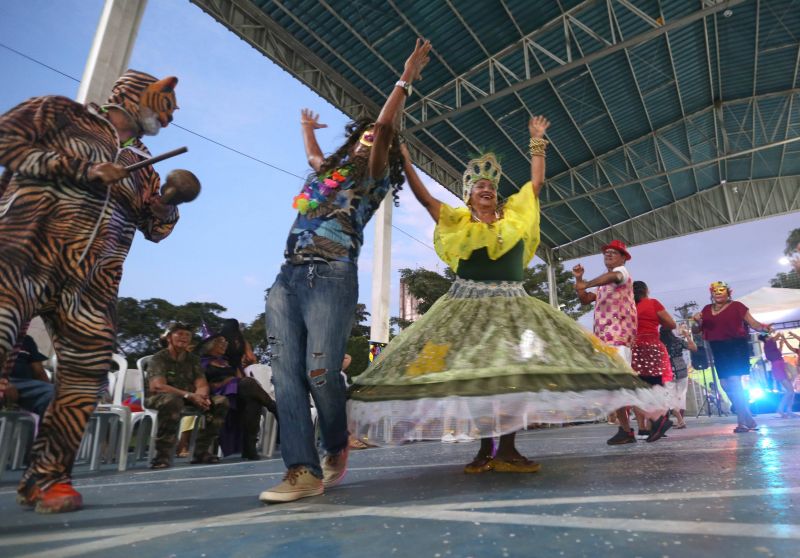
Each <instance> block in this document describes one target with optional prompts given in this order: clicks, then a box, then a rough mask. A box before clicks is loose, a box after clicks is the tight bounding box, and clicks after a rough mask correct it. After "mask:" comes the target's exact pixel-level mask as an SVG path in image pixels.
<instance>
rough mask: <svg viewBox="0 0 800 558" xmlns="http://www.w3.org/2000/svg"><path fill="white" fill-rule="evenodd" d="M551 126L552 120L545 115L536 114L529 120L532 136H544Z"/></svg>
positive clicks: (529, 130) (529, 129)
mask: <svg viewBox="0 0 800 558" xmlns="http://www.w3.org/2000/svg"><path fill="white" fill-rule="evenodd" d="M549 127H550V121H549V120H548V119H547V118H545V117H544V116H541V115H540V116H534V117H533V118H531V119H530V120H529V121H528V132H530V134H531V137H532V138H543V137H544V133H545V132H546V131H547V128H549Z"/></svg>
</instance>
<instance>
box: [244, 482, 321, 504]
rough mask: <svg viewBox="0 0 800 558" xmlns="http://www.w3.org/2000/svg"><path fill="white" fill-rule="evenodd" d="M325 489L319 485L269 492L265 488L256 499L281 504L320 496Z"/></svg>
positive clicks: (266, 502)
mask: <svg viewBox="0 0 800 558" xmlns="http://www.w3.org/2000/svg"><path fill="white" fill-rule="evenodd" d="M324 492H325V489H324V488H323V487H322V486H320V487H319V488H315V489H313V490H312V489H309V490H302V491H297V492H270V491H269V490H265V491H264V492H262V493H261V494H259V495H258V499H259V500H261V501H262V502H264V503H265V504H282V503H285V502H294V501H295V500H300V499H302V498H309V497H311V496H321V495H322V494H324Z"/></svg>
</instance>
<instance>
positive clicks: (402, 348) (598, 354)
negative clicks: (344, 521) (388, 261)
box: [348, 279, 669, 444]
mask: <svg viewBox="0 0 800 558" xmlns="http://www.w3.org/2000/svg"><path fill="white" fill-rule="evenodd" d="M668 397H669V394H668V393H667V391H666V390H665V389H664V388H662V387H660V386H655V387H654V386H650V385H649V384H647V383H645V382H643V381H642V380H640V379H639V378H638V377H636V376H635V375H634V373H633V371H632V370H631V368H630V366H628V364H627V363H626V362H624V361H623V360H622V359H621V358H620V357H619V356H618V355H617V352H616V350H615V349H614V348H613V347H608V346H606V345H604V344H603V343H601V342H600V340H598V339H597V338H596V337H595V336H594V335H592V334H590V333H588V332H586V331H585V330H584V329H583V328H581V327H580V326H579V325H578V324H577V322H575V321H574V320H572V319H571V318H569V317H568V316H566V315H565V314H563V313H562V312H559V311H558V310H555V309H554V308H552V307H551V306H549V305H547V304H545V303H543V302H541V301H539V300H537V299H535V298H533V297H531V296H529V295H528V294H527V293H526V292H525V290H524V289H523V287H522V283H520V282H499V283H486V282H476V281H469V280H464V279H458V280H456V282H455V283H454V284H453V286H452V288H451V289H450V291H449V292H448V293H447V294H446V295H444V296H443V297H442V298H441V299H439V300H438V301H437V302H436V304H434V305H433V306H432V307H431V309H430V310H429V311H428V312H427V313H426V314H425V315H424V316H422V318H420V319H419V320H418V321H417V322H416V323H414V324H412V325H411V326H410V327H408V328H407V329H406V330H405V331H403V332H402V333H401V334H400V335H399V336H398V337H397V338H395V339H394V340H393V341H392V342H391V343H390V344H389V346H388V347H387V348H386V349H384V351H383V352H382V353H381V355H380V357H378V359H377V360H376V361H375V363H374V364H373V365H372V366H370V367H369V368H367V370H366V371H365V372H364V373H363V374H361V375H360V376H358V377H357V378H356V380H355V384H354V386H353V387H352V388H351V399H350V401H349V403H348V420H349V427H350V431H351V433H352V434H354V435H356V436H357V437H359V438H362V439H365V440H367V441H368V442H370V443H377V444H395V443H402V442H403V441H406V440H413V439H439V438H441V436H442V435H443V434H445V433H447V432H450V431H452V430H454V429H456V428H457V429H458V430H459V431H463V429H464V428H463V424H464V423H465V422H467V423H468V424H469V428H470V432H471V433H472V434H473V435H476V436H481V437H485V436H497V435H502V434H507V433H511V432H516V431H517V430H520V429H521V428H523V427H526V426H527V425H528V424H531V423H566V422H579V421H594V420H598V419H602V418H604V417H605V416H606V415H607V414H608V413H609V412H611V411H613V410H615V409H618V408H620V407H624V406H627V405H636V406H638V407H640V408H642V409H644V410H646V411H647V410H652V411H655V410H658V409H665V408H667V406H668V405H667V403H666V401H667V399H668Z"/></svg>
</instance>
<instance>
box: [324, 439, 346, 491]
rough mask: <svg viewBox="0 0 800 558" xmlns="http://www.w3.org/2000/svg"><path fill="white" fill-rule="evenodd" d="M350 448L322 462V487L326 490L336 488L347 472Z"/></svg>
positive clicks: (330, 455) (331, 455) (327, 456)
mask: <svg viewBox="0 0 800 558" xmlns="http://www.w3.org/2000/svg"><path fill="white" fill-rule="evenodd" d="M349 454H350V448H348V447H345V448H344V449H343V450H342V451H340V452H339V453H337V454H335V455H334V454H330V453H329V454H328V455H326V456H325V458H324V459H323V460H322V485H323V486H324V487H325V488H328V487H331V486H336V485H337V484H339V483H340V482H342V479H343V478H344V475H345V473H346V472H347V456H348V455H349Z"/></svg>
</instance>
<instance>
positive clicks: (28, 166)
mask: <svg viewBox="0 0 800 558" xmlns="http://www.w3.org/2000/svg"><path fill="white" fill-rule="evenodd" d="M78 109H81V110H82V109H83V107H82V105H79V104H78V103H75V102H74V101H72V100H70V99H67V98H66V97H57V96H50V97H35V98H33V99H30V100H28V101H25V102H24V103H22V104H20V105H18V106H16V107H15V108H13V109H11V110H10V111H8V112H7V113H5V114H4V115H2V116H0V165H3V166H5V167H6V168H7V169H10V170H11V171H12V172H15V173H19V174H21V175H23V176H26V177H29V178H36V179H42V180H56V179H58V178H68V179H71V180H73V181H74V182H75V183H81V182H86V173H87V171H88V170H89V167H90V166H91V164H92V163H91V162H90V161H88V160H84V159H80V158H78V157H71V156H67V155H65V154H63V153H59V152H57V151H53V150H52V149H47V148H45V147H44V146H43V145H42V144H41V140H42V138H44V137H45V136H46V135H48V134H54V133H58V130H59V129H60V128H62V127H63V126H64V125H65V124H66V122H68V121H69V120H70V119H71V118H73V114H74V113H75V112H76V110H78Z"/></svg>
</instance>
